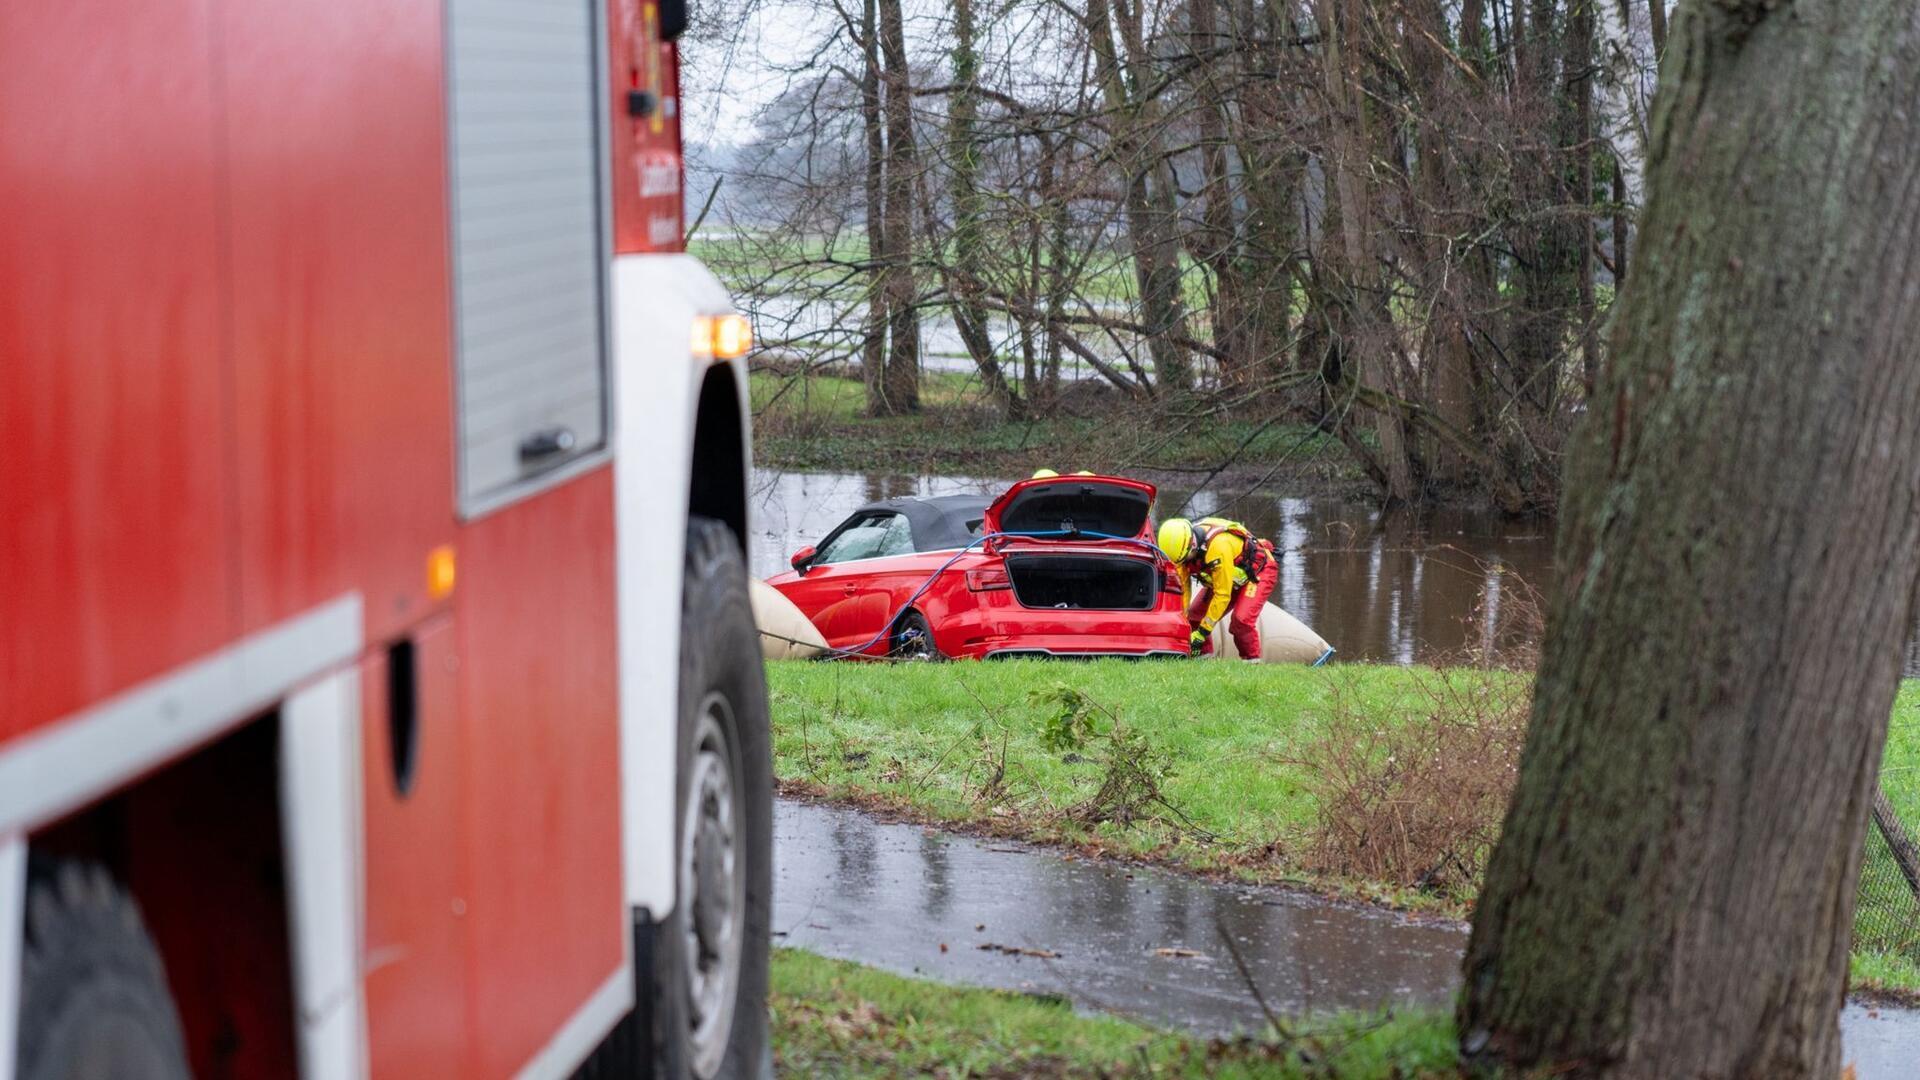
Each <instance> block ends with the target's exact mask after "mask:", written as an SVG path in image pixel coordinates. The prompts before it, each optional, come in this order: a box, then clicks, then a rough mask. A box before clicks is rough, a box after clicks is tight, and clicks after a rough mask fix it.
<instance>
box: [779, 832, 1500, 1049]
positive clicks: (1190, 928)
mask: <svg viewBox="0 0 1920 1080" xmlns="http://www.w3.org/2000/svg"><path fill="white" fill-rule="evenodd" d="M857 833H865V834H867V838H866V839H864V840H856V839H854V837H853V835H851V834H857ZM850 843H851V846H853V847H855V848H857V849H858V850H859V851H860V852H862V856H861V858H859V859H857V860H853V861H851V862H850V861H849V860H848V859H846V858H845V856H844V852H845V850H846V849H847V848H848V846H849V845H850ZM774 850H775V852H776V855H777V857H776V864H777V869H776V874H775V885H774V929H775V930H776V931H778V932H779V933H780V934H781V935H782V938H783V943H784V944H787V945H795V946H799V947H802V948H807V949H812V950H814V951H816V952H821V953H825V954H827V955H830V956H840V957H844V958H847V959H852V960H860V961H862V962H864V963H869V964H877V965H879V966H881V967H886V968H891V969H893V970H895V971H900V972H903V973H909V974H914V973H917V974H923V975H931V976H934V977H936V978H941V979H945V980H950V981H955V982H968V983H976V984H980V985H988V986H1012V987H1016V988H1030V989H1035V990H1042V991H1049V992H1058V993H1063V994H1066V995H1067V996H1069V997H1071V998H1072V999H1073V1000H1075V1001H1076V1002H1078V1003H1080V1004H1082V1005H1088V1006H1093V1007H1098V1008H1102V1009H1110V1010H1114V1011H1118V1012H1122V1013H1125V1014H1128V1015H1133V1016H1138V1017H1142V1018H1144V1019H1147V1020H1149V1021H1152V1022H1155V1023H1162V1024H1166V1023H1171V1024H1177V1025H1180V1026H1184V1027H1190V1028H1194V1029H1196V1030H1199V1031H1203V1032H1208V1033H1225V1032H1229V1031H1235V1030H1242V1031H1244V1030H1250V1029H1255V1028H1258V1027H1259V1026H1261V1023H1262V1016H1261V1013H1260V1008H1259V1005H1258V1004H1257V1002H1256V1001H1255V999H1254V997H1253V995H1252V994H1250V993H1249V992H1248V989H1247V986H1246V983H1245V981H1244V979H1243V978H1242V976H1241V975H1240V973H1239V970H1238V968H1237V967H1236V966H1235V965H1234V963H1233V960H1232V953H1231V952H1230V951H1229V950H1228V949H1227V948H1226V946H1225V944H1224V942H1223V941H1222V939H1221V934H1222V933H1223V932H1224V933H1225V934H1227V935H1228V936H1229V937H1230V938H1231V939H1232V941H1233V943H1234V948H1235V949H1237V950H1239V951H1240V953H1241V955H1242V956H1243V958H1244V959H1245V960H1246V962H1247V964H1248V966H1249V968H1250V969H1251V970H1252V971H1253V972H1255V973H1256V977H1257V978H1258V979H1259V984H1260V990H1261V992H1262V993H1263V994H1264V995H1265V996H1266V998H1267V1000H1268V1001H1269V1003H1271V1004H1272V1005H1273V1006H1274V1007H1276V1008H1280V1009H1283V1010H1285V1011H1287V1012H1300V1011H1306V1010H1312V1009H1319V1008H1328V1009H1345V1008H1362V1009H1364V1008H1373V1007H1377V1006H1382V1005H1391V1004H1407V1003H1417V1004H1424V1005H1430V1006H1439V1005H1444V1004H1445V1003H1446V1002H1447V1001H1448V1000H1449V999H1450V998H1451V996H1452V993H1453V988H1454V986H1455V984H1456V982H1457V980H1458V977H1459V976H1458V969H1459V958H1460V949H1461V947H1462V945H1463V944H1464V942H1465V935H1464V934H1463V933H1462V931H1461V928H1459V927H1458V926H1456V925H1453V924H1444V925H1432V924H1422V923H1415V922H1410V921H1408V920H1406V919H1403V918H1400V917H1398V916H1394V915H1390V914H1385V913H1380V912H1374V911H1367V910H1361V909H1356V908H1348V907H1335V906H1328V905H1326V904H1324V903H1322V902H1319V901H1316V900H1312V899H1310V898H1306V897H1302V896H1299V895H1296V894H1292V893H1287V892H1282V891H1280V890H1274V889H1250V888H1242V887H1237V886H1230V885H1215V884H1210V883H1207V882H1201V881H1192V880H1188V879H1185V878H1181V877H1178V876H1176V875H1172V874H1166V873H1160V872H1157V871H1153V870H1148V869H1144V868H1127V867H1123V866H1119V865H1116V864H1111V863H1104V862H1097V861H1088V860H1079V859H1074V860H1068V859H1062V858H1060V857H1059V856H1058V855H1054V854H1047V853H1043V852H1035V851H1029V850H1024V849H1018V848H1013V849H1009V847H1008V846H1007V845H992V846H989V845H987V844H983V843H979V842H977V841H971V840H965V839H961V838H957V837H951V836H942V835H939V834H929V833H927V832H926V831H924V830H921V829H918V828H914V827H912V826H906V825H888V824H881V823H878V822H875V821H872V820H871V819H869V818H866V817H864V816H862V815H860V814H859V813H857V812H854V811H849V810H841V809H835V808H830V807H822V806H814V805H808V804H801V803H792V802H785V801H782V802H780V803H779V804H777V806H776V809H775V814H774ZM929 881H939V882H940V883H941V885H940V886H939V890H938V891H939V892H940V894H941V896H942V898H941V901H940V903H939V904H938V905H937V906H936V905H929V904H928V903H926V902H925V900H926V890H927V883H928V882H929ZM942 946H945V949H944V950H943V949H942ZM982 946H1002V947H1004V948H993V947H989V948H983V947H982ZM1023 949H1025V950H1033V951H1034V954H1029V955H1019V953H1018V951H1019V950H1023ZM1008 950H1012V952H1009V951H1008ZM1158 950H1190V951H1191V952H1192V953H1197V954H1199V955H1197V956H1196V955H1167V954H1165V953H1163V952H1160V951H1158ZM1039 953H1047V954H1053V955H1050V956H1041V955H1036V954H1039Z"/></svg>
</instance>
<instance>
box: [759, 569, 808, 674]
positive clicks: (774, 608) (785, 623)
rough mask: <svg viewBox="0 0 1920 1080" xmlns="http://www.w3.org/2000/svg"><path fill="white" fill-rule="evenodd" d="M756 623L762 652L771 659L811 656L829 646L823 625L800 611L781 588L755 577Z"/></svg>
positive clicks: (762, 654)
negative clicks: (816, 624) (821, 627)
mask: <svg viewBox="0 0 1920 1080" xmlns="http://www.w3.org/2000/svg"><path fill="white" fill-rule="evenodd" d="M747 599H748V600H749V601H750V602H751V603H752V604H753V625H754V626H755V627H756V628H758V629H759V631H760V655H761V656H762V657H764V658H766V659H768V660H811V659H813V658H814V657H816V656H819V655H820V654H821V653H823V652H825V651H826V650H827V639H826V638H824V637H822V636H820V628H819V627H817V626H815V625H813V620H811V619H809V618H807V617H806V616H805V615H802V614H801V613H800V609H799V608H797V607H794V606H793V601H791V600H789V599H787V598H786V595H785V594H784V593H782V592H781V591H780V590H779V589H776V588H774V587H773V586H771V585H769V584H767V583H766V582H764V581H759V580H755V581H754V582H752V583H751V584H750V585H749V587H748V589H747Z"/></svg>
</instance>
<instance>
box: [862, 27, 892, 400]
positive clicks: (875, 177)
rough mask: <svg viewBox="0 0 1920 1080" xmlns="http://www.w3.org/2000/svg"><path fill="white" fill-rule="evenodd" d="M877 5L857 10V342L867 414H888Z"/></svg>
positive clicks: (883, 154)
mask: <svg viewBox="0 0 1920 1080" xmlns="http://www.w3.org/2000/svg"><path fill="white" fill-rule="evenodd" d="M874 3H875V0H866V4H865V5H864V7H863V9H862V11H861V22H860V31H861V41H860V47H861V51H862V53H863V54H864V59H865V65H864V66H863V67H862V69H861V71H860V123H861V127H862V129H863V131H864V132H865V134H866V140H867V168H866V197H867V205H866V218H867V265H868V266H870V267H871V268H872V269H871V271H870V272H869V273H868V275H867V324H866V327H865V328H864V333H863V335H862V337H861V341H860V370H861V374H862V375H863V376H864V377H865V379H866V384H867V412H868V413H869V414H871V415H874V416H886V415H889V414H890V413H891V412H892V410H891V409H889V408H888V407H887V381H886V379H887V267H886V262H885V260H886V254H887V231H886V213H887V210H886V155H887V144H886V138H885V136H884V134H883V133H882V130H881V120H880V44H879V33H880V32H879V26H878V21H877V19H876V17H875V13H874V10H875V9H874Z"/></svg>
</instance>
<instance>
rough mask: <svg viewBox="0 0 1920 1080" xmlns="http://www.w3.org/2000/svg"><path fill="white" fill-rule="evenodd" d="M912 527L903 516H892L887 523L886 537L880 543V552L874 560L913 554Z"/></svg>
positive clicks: (875, 554)
mask: <svg viewBox="0 0 1920 1080" xmlns="http://www.w3.org/2000/svg"><path fill="white" fill-rule="evenodd" d="M913 550H914V549H913V525H912V524H910V523H909V522H908V521H907V516H906V515H905V514H894V515H893V520H892V521H890V522H888V523H887V535H886V536H885V537H884V538H883V539H882V540H881V541H880V550H879V551H877V552H875V553H874V558H877V559H888V558H892V557H893V556H895V555H911V554H913Z"/></svg>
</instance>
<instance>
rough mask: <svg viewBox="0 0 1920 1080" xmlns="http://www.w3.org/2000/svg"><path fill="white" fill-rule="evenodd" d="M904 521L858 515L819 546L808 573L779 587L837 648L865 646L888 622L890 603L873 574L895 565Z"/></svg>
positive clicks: (878, 513)
mask: <svg viewBox="0 0 1920 1080" xmlns="http://www.w3.org/2000/svg"><path fill="white" fill-rule="evenodd" d="M904 526H905V519H904V518H903V517H901V515H899V514H896V513H893V512H891V511H885V510H868V511H862V512H860V513H859V514H856V515H854V516H853V517H851V518H849V519H848V520H847V521H846V522H844V523H843V524H842V525H841V526H840V527H839V528H837V529H835V530H834V531H833V532H832V533H830V534H828V536H827V538H826V539H825V540H824V541H822V542H821V544H820V550H819V552H818V553H817V554H815V555H814V557H813V561H812V562H811V563H810V564H809V565H808V567H807V571H806V572H805V573H804V574H800V575H799V576H798V577H796V578H792V579H789V580H786V581H783V582H781V583H780V585H779V588H780V591H781V592H783V593H785V594H786V595H787V598H788V599H790V600H792V601H793V602H794V604H795V606H797V607H798V608H799V609H800V610H801V611H802V612H803V613H805V615H806V616H807V618H809V619H812V620H813V624H814V625H815V626H817V627H819V628H820V633H821V635H822V636H824V637H825V638H826V639H827V644H829V645H831V646H833V647H834V648H837V649H841V648H848V647H850V646H858V645H861V644H862V643H863V642H865V641H866V639H868V638H871V637H873V636H874V635H876V634H878V633H879V631H880V627H881V625H882V624H883V623H884V622H885V621H886V617H887V612H886V610H885V608H886V605H887V598H886V595H885V591H884V588H883V586H882V584H881V583H880V582H879V581H878V580H876V578H875V575H874V570H875V569H876V568H879V569H881V570H884V569H885V568H886V565H887V564H888V563H890V562H892V561H894V560H893V558H892V553H893V551H894V550H895V547H894V545H897V544H898V543H899V542H900V540H899V537H898V534H897V532H896V530H898V529H901V528H904Z"/></svg>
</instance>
